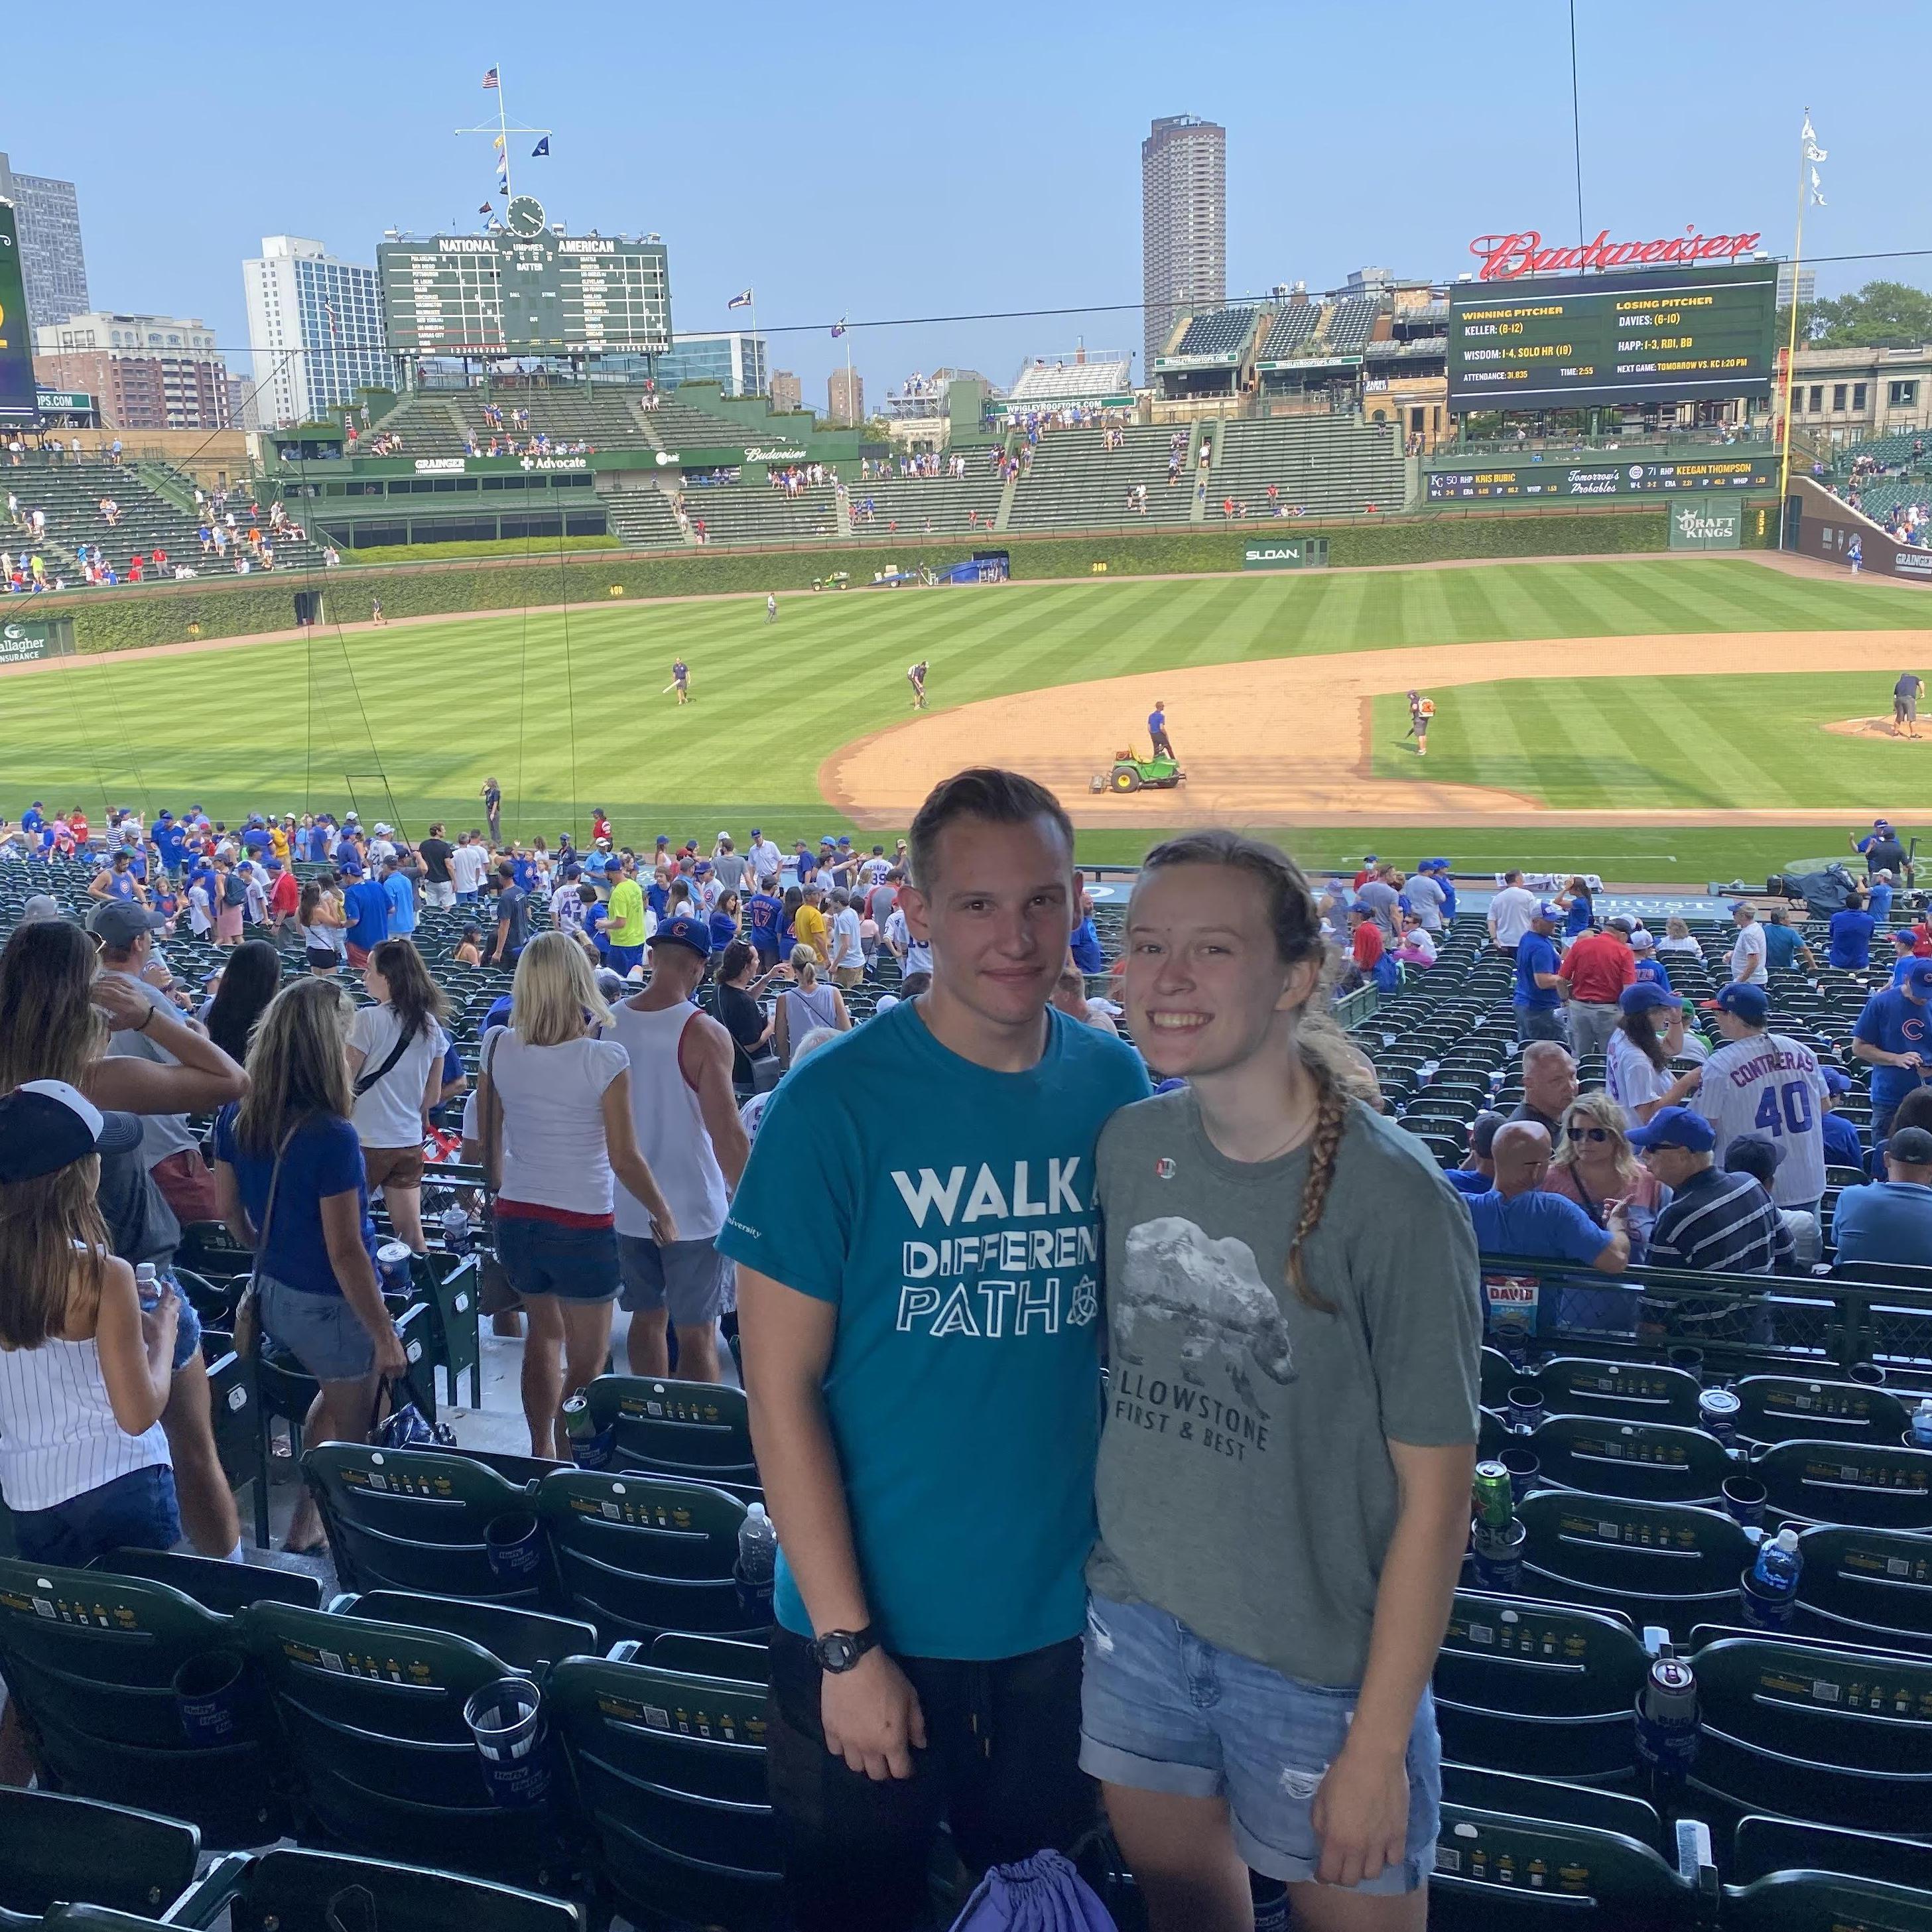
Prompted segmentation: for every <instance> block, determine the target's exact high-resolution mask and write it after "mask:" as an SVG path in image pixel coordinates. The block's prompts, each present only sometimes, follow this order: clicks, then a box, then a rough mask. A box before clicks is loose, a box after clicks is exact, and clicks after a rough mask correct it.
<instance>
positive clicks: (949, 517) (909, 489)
mask: <svg viewBox="0 0 1932 1932" xmlns="http://www.w3.org/2000/svg"><path fill="white" fill-rule="evenodd" d="M1005 488H1006V480H1005V478H1003V477H999V476H995V475H992V474H990V473H989V472H988V471H987V470H986V468H985V466H983V464H980V463H974V461H973V460H972V459H971V458H970V457H969V458H968V469H967V473H966V474H965V475H964V476H958V477H955V476H892V477H874V478H871V479H870V480H869V481H865V482H863V483H854V484H851V485H850V488H849V489H848V490H847V501H848V502H850V505H851V510H852V527H853V529H854V530H856V531H857V532H859V533H860V534H861V535H868V536H877V535H880V534H881V533H882V532H889V530H890V527H891V526H892V525H893V524H897V525H898V535H901V536H919V535H923V534H924V533H925V532H926V531H928V530H931V531H932V532H933V534H934V535H940V534H941V533H944V534H948V535H950V534H953V533H957V534H959V535H966V536H977V535H985V534H986V532H989V531H990V530H991V529H992V527H993V521H994V519H995V517H998V514H999V513H1000V498H1001V494H1002V493H1004V490H1005ZM868 499H870V501H871V505H872V514H871V516H869V517H868V516H867V515H866V514H865V511H864V509H863V508H862V505H864V504H865V502H866V501H867V500H868ZM975 515H977V517H978V521H977V523H972V522H969V521H968V519H969V518H970V517H974V516H975Z"/></svg>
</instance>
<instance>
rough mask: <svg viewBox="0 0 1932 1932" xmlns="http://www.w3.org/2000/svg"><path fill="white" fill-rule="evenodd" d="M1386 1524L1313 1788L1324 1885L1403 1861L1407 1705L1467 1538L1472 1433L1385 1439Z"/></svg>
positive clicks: (1445, 1612) (1351, 1881) (1450, 1595)
mask: <svg viewBox="0 0 1932 1932" xmlns="http://www.w3.org/2000/svg"><path fill="white" fill-rule="evenodd" d="M1388 1451H1389V1460H1390V1461H1391V1462H1392V1463H1394V1465H1395V1478H1396V1489H1397V1499H1398V1500H1397V1514H1396V1522H1395V1530H1394V1534H1393V1535H1391V1538H1389V1545H1388V1554H1387V1555H1386V1556H1385V1557H1384V1559H1383V1560H1382V1580H1381V1582H1380V1583H1379V1585H1378V1586H1377V1588H1376V1614H1375V1622H1374V1624H1373V1627H1372V1628H1371V1630H1370V1635H1369V1661H1368V1667H1367V1670H1364V1673H1363V1674H1362V1689H1361V1696H1360V1697H1358V1699H1357V1700H1356V1703H1355V1721H1354V1722H1353V1723H1352V1724H1351V1725H1350V1726H1349V1738H1348V1742H1347V1743H1346V1744H1345V1745H1343V1748H1342V1750H1341V1752H1340V1755H1339V1756H1337V1758H1336V1760H1335V1761H1334V1763H1333V1764H1331V1766H1329V1767H1328V1772H1327V1773H1326V1775H1325V1776H1324V1777H1323V1778H1322V1785H1321V1788H1320V1790H1318V1791H1317V1792H1316V1794H1315V1806H1314V1813H1313V1822H1314V1826H1315V1832H1316V1837H1317V1838H1319V1839H1320V1841H1321V1843H1322V1863H1321V1865H1320V1867H1319V1870H1317V1871H1316V1878H1317V1879H1318V1880H1319V1882H1321V1883H1322V1884H1324V1885H1355V1884H1358V1883H1360V1882H1361V1881H1362V1880H1363V1879H1373V1878H1374V1877H1376V1876H1378V1875H1379V1873H1381V1872H1382V1870H1383V1869H1384V1868H1385V1867H1387V1866H1389V1865H1391V1864H1400V1862H1401V1861H1402V1859H1403V1855H1404V1846H1405V1841H1406V1838H1407V1836H1408V1826H1409V1779H1408V1777H1407V1775H1406V1766H1405V1760H1406V1757H1407V1754H1408V1751H1409V1733H1410V1731H1411V1730H1412V1728H1413V1727H1414V1726H1415V1707H1416V1706H1417V1704H1418V1703H1419V1702H1420V1701H1421V1697H1422V1692H1423V1688H1424V1686H1425V1685H1427V1683H1428V1682H1429V1679H1430V1673H1431V1672H1432V1671H1433V1670H1434V1669H1435V1667H1436V1654H1437V1652H1439V1651H1440V1650H1441V1649H1442V1634H1443V1632H1444V1631H1445V1630H1447V1629H1448V1625H1449V1610H1450V1605H1451V1603H1452V1601H1454V1597H1455V1594H1456V1580H1457V1576H1458V1574H1460V1571H1461V1568H1462V1565H1463V1551H1464V1550H1465V1548H1466V1547H1467V1545H1468V1543H1469V1484H1470V1481H1471V1478H1472V1477H1473V1476H1474V1475H1475V1467H1476V1449H1475V1444H1474V1443H1454V1444H1451V1445H1448V1446H1447V1447H1444V1448H1417V1447H1416V1446H1415V1445H1413V1444H1411V1443H1407V1442H1391V1443H1390V1444H1389V1445H1388Z"/></svg>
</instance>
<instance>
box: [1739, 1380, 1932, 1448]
mask: <svg viewBox="0 0 1932 1932" xmlns="http://www.w3.org/2000/svg"><path fill="white" fill-rule="evenodd" d="M1733 1392H1734V1393H1735V1394H1736V1397H1737V1398H1738V1403H1739V1410H1738V1421H1737V1432H1738V1433H1739V1435H1740V1436H1742V1437H1744V1438H1745V1440H1746V1441H1747V1442H1763V1443H1773V1442H1861V1443H1862V1442H1876V1443H1881V1444H1882V1445H1885V1447H1887V1448H1889V1447H1891V1445H1893V1444H1894V1443H1896V1442H1899V1441H1900V1439H1902V1438H1903V1436H1904V1434H1905V1431H1906V1414H1905V1405H1904V1403H1902V1402H1900V1400H1899V1399H1898V1397H1897V1396H1895V1395H1894V1394H1892V1393H1891V1391H1890V1390H1888V1389H1882V1388H1871V1387H1870V1386H1869V1385H1867V1384H1865V1383H1864V1382H1813V1381H1811V1380H1808V1379H1806V1378H1805V1377H1804V1376H1745V1378H1744V1379H1742V1381H1741V1382H1738V1383H1737V1384H1736V1385H1735V1388H1734V1391H1733Z"/></svg>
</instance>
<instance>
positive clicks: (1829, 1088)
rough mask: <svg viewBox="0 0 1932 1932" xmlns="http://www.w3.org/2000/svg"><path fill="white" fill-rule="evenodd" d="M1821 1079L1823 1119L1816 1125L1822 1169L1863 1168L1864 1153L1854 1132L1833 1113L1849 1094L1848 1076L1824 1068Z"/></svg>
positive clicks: (1837, 1114) (1849, 1083) (1841, 1117)
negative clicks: (1822, 1154)
mask: <svg viewBox="0 0 1932 1932" xmlns="http://www.w3.org/2000/svg"><path fill="white" fill-rule="evenodd" d="M1820 1072H1821V1073H1823V1075H1824V1076H1825V1098H1824V1099H1823V1101H1822V1102H1821V1103H1820V1105H1821V1106H1823V1109H1824V1110H1825V1116H1824V1118H1823V1120H1822V1121H1820V1122H1819V1127H1820V1131H1821V1132H1822V1133H1823V1135H1824V1136H1825V1165H1826V1168H1827V1169H1831V1168H1834V1167H1857V1168H1862V1167H1863V1166H1864V1164H1865V1151H1864V1148H1863V1146H1862V1145H1861V1144H1860V1142H1859V1140H1858V1129H1857V1128H1856V1127H1853V1126H1852V1124H1851V1122H1850V1121H1848V1120H1846V1118H1845V1117H1844V1115H1843V1114H1841V1113H1839V1112H1837V1111H1836V1109H1837V1107H1838V1103H1839V1102H1840V1101H1841V1100H1843V1098H1844V1097H1845V1096H1846V1094H1849V1092H1850V1091H1852V1076H1850V1075H1849V1073H1846V1072H1845V1071H1844V1070H1843V1069H1842V1068H1841V1067H1821V1068H1820Z"/></svg>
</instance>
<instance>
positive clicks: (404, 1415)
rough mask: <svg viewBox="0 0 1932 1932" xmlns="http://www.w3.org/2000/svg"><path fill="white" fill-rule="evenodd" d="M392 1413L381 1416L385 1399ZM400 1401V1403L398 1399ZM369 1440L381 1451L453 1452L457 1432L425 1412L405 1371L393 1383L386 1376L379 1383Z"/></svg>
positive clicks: (414, 1385)
mask: <svg viewBox="0 0 1932 1932" xmlns="http://www.w3.org/2000/svg"><path fill="white" fill-rule="evenodd" d="M385 1396H386V1397H389V1414H388V1415H384V1414H383V1397H385ZM398 1397H400V1398H401V1400H398ZM369 1440H370V1442H371V1443H373V1444H374V1445H375V1447H376V1448H378V1449H453V1448H455V1446H456V1431H455V1430H453V1429H452V1428H451V1427H450V1426H449V1424H448V1423H446V1422H432V1421H430V1419H429V1418H428V1416H427V1415H425V1414H424V1413H423V1407H422V1397H420V1396H419V1394H417V1393H416V1384H415V1383H414V1382H413V1381H411V1380H410V1377H409V1376H408V1374H407V1373H404V1374H402V1375H400V1376H397V1378H396V1379H395V1381H394V1382H392V1381H390V1380H389V1378H388V1377H387V1376H384V1377H383V1379H382V1381H380V1382H378V1383H377V1385H376V1406H375V1408H374V1409H373V1410H372V1411H371V1414H370V1417H369Z"/></svg>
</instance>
